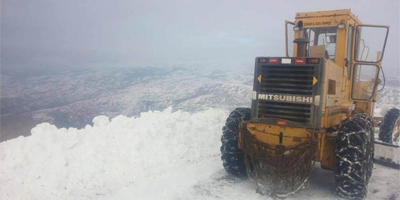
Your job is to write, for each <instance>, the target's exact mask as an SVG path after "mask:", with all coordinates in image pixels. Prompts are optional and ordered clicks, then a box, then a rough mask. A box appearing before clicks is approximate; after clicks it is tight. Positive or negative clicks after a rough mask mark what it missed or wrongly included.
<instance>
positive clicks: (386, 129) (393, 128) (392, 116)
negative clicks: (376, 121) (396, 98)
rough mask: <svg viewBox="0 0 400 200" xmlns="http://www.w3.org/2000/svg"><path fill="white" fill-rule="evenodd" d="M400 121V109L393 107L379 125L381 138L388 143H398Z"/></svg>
mask: <svg viewBox="0 0 400 200" xmlns="http://www.w3.org/2000/svg"><path fill="white" fill-rule="evenodd" d="M399 121H400V110H399V109H397V108H392V109H390V110H389V111H387V113H386V114H385V116H384V117H383V119H382V123H381V125H380V127H379V140H381V141H382V142H386V143H390V144H393V143H398V140H399V131H400V130H397V128H398V127H397V126H398V123H399Z"/></svg>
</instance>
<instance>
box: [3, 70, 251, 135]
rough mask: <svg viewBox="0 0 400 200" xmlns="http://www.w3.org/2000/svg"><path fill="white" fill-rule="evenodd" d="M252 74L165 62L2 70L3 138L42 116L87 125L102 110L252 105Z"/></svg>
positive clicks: (133, 112)
mask: <svg viewBox="0 0 400 200" xmlns="http://www.w3.org/2000/svg"><path fill="white" fill-rule="evenodd" d="M252 78H253V77H252V71H251V72H248V73H238V72H231V71H219V70H211V71H208V70H204V69H185V68H161V67H160V68H158V67H147V68H117V69H115V68H114V69H90V70H74V71H68V72H59V73H58V72H57V73H49V74H46V73H43V74H32V75H29V76H28V75H24V76H21V75H20V74H19V73H15V74H12V73H10V74H2V76H1V83H2V84H1V85H2V88H1V138H0V139H1V141H4V140H8V139H11V138H15V137H17V136H19V135H29V134H30V130H31V129H32V128H33V127H34V126H35V125H36V124H38V123H42V122H49V123H52V124H54V125H56V126H57V127H59V128H60V127H77V128H83V127H84V126H85V125H86V124H91V123H92V119H93V118H94V117H95V116H98V115H107V116H109V117H115V116H117V115H121V114H122V115H125V116H135V115H139V114H140V113H141V112H144V111H148V110H163V109H165V108H167V107H169V106H171V107H172V108H173V109H174V110H184V111H189V112H195V111H200V110H204V109H207V108H221V109H226V110H231V109H233V108H234V107H236V106H249V105H250V101H251V91H252V81H253V80H252Z"/></svg>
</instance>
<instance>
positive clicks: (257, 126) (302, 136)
mask: <svg viewBox="0 0 400 200" xmlns="http://www.w3.org/2000/svg"><path fill="white" fill-rule="evenodd" d="M247 130H248V131H249V132H250V133H251V134H253V135H255V136H256V138H257V139H258V140H260V141H262V142H265V143H267V144H270V145H284V146H286V147H291V146H297V145H299V144H301V143H302V142H304V141H306V139H307V138H311V136H312V131H310V130H308V129H304V128H291V127H285V126H278V125H271V124H261V123H254V122H248V123H247ZM281 134H282V137H281V136H280V135H281ZM280 138H282V139H280Z"/></svg>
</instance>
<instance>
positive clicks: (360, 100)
mask: <svg viewBox="0 0 400 200" xmlns="http://www.w3.org/2000/svg"><path fill="white" fill-rule="evenodd" d="M355 29H356V30H355V33H354V42H353V45H354V46H353V49H354V51H353V58H352V62H351V70H352V84H351V87H352V88H351V99H352V100H354V101H356V108H358V109H360V110H362V111H364V112H365V113H367V114H369V115H372V112H373V104H372V102H374V101H375V100H376V94H377V85H378V76H379V72H380V70H381V66H382V59H383V55H384V52H385V47H386V41H387V36H388V34H389V26H383V25H369V24H368V25H365V24H362V25H357V26H356V28H355Z"/></svg>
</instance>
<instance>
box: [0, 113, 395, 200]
mask: <svg viewBox="0 0 400 200" xmlns="http://www.w3.org/2000/svg"><path fill="white" fill-rule="evenodd" d="M227 115H228V111H225V110H219V109H209V110H206V111H199V112H196V113H188V112H183V111H176V112H173V111H172V109H171V108H168V109H166V110H164V111H161V112H159V111H155V112H151V111H150V112H146V113H142V114H141V115H140V116H139V117H136V118H128V117H124V116H118V117H115V118H113V119H111V120H110V119H109V118H107V117H105V116H99V117H96V118H94V119H93V123H94V125H93V126H89V125H88V126H86V127H85V128H84V129H80V130H78V129H74V128H69V129H64V128H62V129H57V128H56V127H55V126H53V125H50V124H47V123H45V124H39V125H37V126H36V127H35V128H34V129H32V135H31V136H28V137H22V136H20V137H18V138H16V139H12V140H8V141H5V142H1V143H0V199H1V200H9V199H10V200H14V199H185V200H186V199H199V200H200V199H263V200H265V199H270V198H269V197H267V196H262V195H260V194H258V193H256V187H255V184H254V183H253V182H252V181H251V180H248V179H237V178H233V177H231V176H229V175H227V174H226V173H225V171H224V170H223V167H222V163H221V160H220V158H219V156H220V153H219V147H220V136H221V127H222V126H223V124H224V122H225V119H226V117H227ZM399 178H400V171H399V170H394V169H390V168H387V167H383V166H380V165H377V164H375V166H374V172H373V177H372V179H371V183H370V185H369V193H368V199H397V198H400V185H399ZM297 198H298V199H339V197H337V196H336V194H335V192H334V181H333V172H331V171H324V170H322V169H321V168H320V167H318V166H315V168H314V171H313V173H312V174H311V176H310V185H309V187H308V188H307V189H305V190H302V191H300V192H299V193H298V194H295V195H294V196H290V197H289V198H288V199H297Z"/></svg>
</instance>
